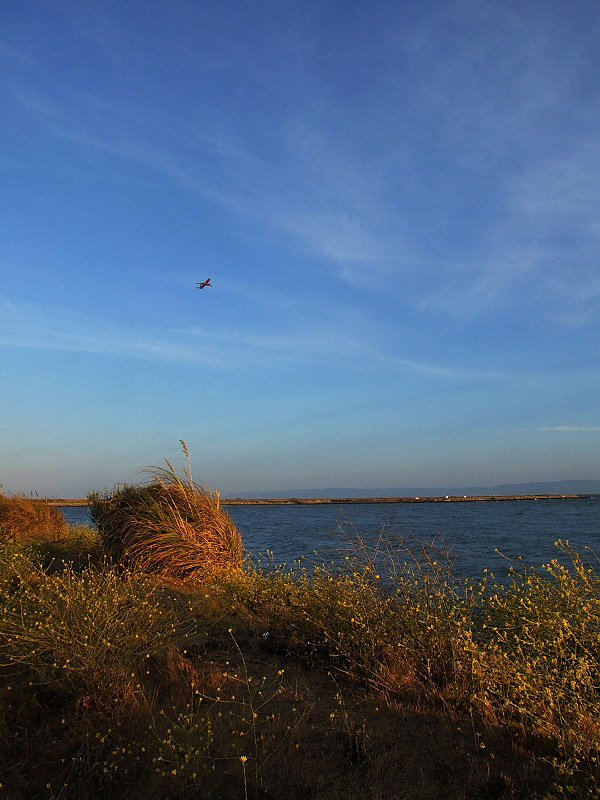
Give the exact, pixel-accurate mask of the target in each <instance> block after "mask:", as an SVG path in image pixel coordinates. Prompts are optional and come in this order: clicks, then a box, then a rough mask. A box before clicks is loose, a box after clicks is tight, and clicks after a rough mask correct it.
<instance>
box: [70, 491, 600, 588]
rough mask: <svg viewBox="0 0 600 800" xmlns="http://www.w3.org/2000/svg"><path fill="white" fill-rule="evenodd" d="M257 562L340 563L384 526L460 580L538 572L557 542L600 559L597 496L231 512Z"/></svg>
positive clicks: (82, 515)
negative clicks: (434, 550)
mask: <svg viewBox="0 0 600 800" xmlns="http://www.w3.org/2000/svg"><path fill="white" fill-rule="evenodd" d="M60 510H61V511H62V512H63V513H64V514H65V517H66V519H67V522H69V523H70V524H81V523H88V522H89V519H90V518H89V512H88V509H87V508H61V509H60ZM226 510H227V511H228V513H229V515H230V516H231V518H232V519H233V521H234V522H235V524H236V525H237V526H238V528H239V529H240V531H241V533H242V538H243V541H244V546H245V548H246V550H248V551H249V552H250V554H252V555H253V556H254V557H257V556H258V555H259V554H265V553H266V552H267V551H270V552H271V553H272V554H273V561H274V562H275V563H276V564H282V563H288V564H291V562H293V561H294V560H295V559H297V558H299V557H301V556H307V557H313V558H314V551H315V550H316V551H317V552H318V554H319V557H320V559H323V560H326V561H331V560H337V559H339V558H341V557H343V555H344V547H345V543H344V537H343V535H342V531H345V532H346V533H351V531H352V528H354V529H355V530H356V532H358V533H359V534H360V535H361V536H362V537H363V538H364V539H365V540H366V541H367V542H370V543H375V542H376V541H377V538H378V536H379V533H380V531H381V529H382V527H383V526H385V528H386V531H387V532H388V533H389V534H391V535H392V536H395V537H404V538H405V539H406V540H408V541H412V542H431V541H432V540H435V541H438V542H439V541H440V540H441V539H442V537H443V539H444V540H445V542H446V544H447V545H448V546H451V547H452V555H453V557H454V559H455V566H456V568H457V570H458V572H459V574H460V575H462V576H463V577H473V578H477V577H480V576H481V575H482V573H483V570H484V569H485V568H488V569H489V570H491V571H492V572H494V573H495V574H496V576H497V577H499V576H503V575H505V573H506V571H507V567H508V562H507V561H506V559H505V558H503V557H502V556H501V555H499V554H498V553H497V552H496V550H498V551H500V553H502V554H503V555H504V556H506V557H507V558H511V559H516V558H518V557H519V556H522V557H523V560H524V562H525V563H526V564H527V565H530V566H536V567H539V566H541V565H542V564H543V563H545V562H547V561H548V560H550V559H551V558H555V557H556V556H557V555H558V551H557V550H556V548H555V547H554V542H555V541H556V540H557V539H562V540H563V541H565V540H568V541H569V542H570V544H571V545H572V546H573V547H574V548H575V549H576V550H579V552H581V553H582V554H583V551H584V548H585V547H590V548H592V550H594V551H595V552H596V553H598V554H599V555H600V495H593V496H592V497H591V498H589V499H588V498H583V499H577V500H516V501H512V500H509V501H501V502H476V503H422V504H420V503H411V504H401V503H382V504H371V503H364V504H352V505H339V506H336V505H333V504H332V505H274V506H260V505H249V506H227V507H226Z"/></svg>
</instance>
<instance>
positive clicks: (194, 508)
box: [88, 442, 243, 580]
mask: <svg viewBox="0 0 600 800" xmlns="http://www.w3.org/2000/svg"><path fill="white" fill-rule="evenodd" d="M182 444H183V446H184V452H185V453H186V455H188V454H187V447H186V446H185V443H184V442H182ZM166 463H167V468H166V469H165V468H158V467H151V468H149V469H147V470H145V471H146V472H147V473H148V474H149V480H148V481H147V482H146V483H145V484H143V485H141V486H128V485H125V486H122V487H120V488H119V487H115V489H114V490H113V491H112V492H106V493H104V494H99V493H97V492H93V493H91V494H89V495H88V503H89V506H90V512H91V516H92V520H93V521H94V522H95V524H96V525H97V527H98V530H99V532H100V537H101V539H102V542H103V545H104V547H105V550H106V552H107V553H109V554H110V555H111V556H113V557H114V558H116V559H117V560H119V561H129V562H131V563H135V564H136V565H138V566H139V567H141V568H142V569H144V570H146V571H150V572H158V573H160V574H163V575H165V576H168V577H170V578H174V579H181V580H189V579H197V578H205V577H206V576H207V575H210V574H211V573H214V572H215V571H219V572H221V573H223V572H224V571H227V570H228V569H237V568H239V567H240V566H241V564H242V561H243V550H242V538H241V535H240V532H239V531H238V529H237V528H236V526H235V525H234V523H233V521H232V520H231V518H230V516H229V514H227V512H226V511H224V510H223V509H222V508H221V505H220V501H219V494H218V492H210V491H207V490H205V489H204V488H203V487H201V486H199V485H198V484H196V483H194V482H193V480H192V474H191V468H188V470H186V471H185V480H184V479H182V478H181V477H180V476H179V475H178V474H177V472H176V471H175V469H174V468H173V467H172V465H171V464H170V462H169V461H167V462H166ZM188 467H189V456H188Z"/></svg>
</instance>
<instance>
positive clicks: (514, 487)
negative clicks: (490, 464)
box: [240, 480, 600, 499]
mask: <svg viewBox="0 0 600 800" xmlns="http://www.w3.org/2000/svg"><path fill="white" fill-rule="evenodd" d="M464 494H466V495H469V496H477V495H494V494H498V495H512V494H600V481H591V480H576V481H537V482H531V483H505V484H501V485H499V486H441V487H438V486H436V487H433V488H425V487H423V486H396V487H393V488H391V489H356V488H351V489H349V488H342V487H338V486H336V487H329V488H326V489H290V490H284V491H269V492H252V493H248V492H245V493H243V494H240V497H246V498H249V499H250V498H259V497H264V498H274V499H284V498H288V497H302V498H306V499H320V498H324V497H444V496H445V495H454V496H456V495H458V496H460V495H464Z"/></svg>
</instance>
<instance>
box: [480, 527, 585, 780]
mask: <svg viewBox="0 0 600 800" xmlns="http://www.w3.org/2000/svg"><path fill="white" fill-rule="evenodd" d="M556 544H557V546H558V548H559V549H560V551H561V554H562V558H560V557H559V558H555V559H553V560H552V561H551V562H550V563H548V564H546V565H544V567H543V569H542V570H538V569H535V568H533V567H526V566H525V565H522V564H520V563H517V565H516V566H513V567H512V569H511V582H510V584H509V585H508V587H504V586H498V585H493V586H491V587H487V588H486V590H485V592H484V595H483V597H482V599H481V604H480V609H479V618H478V620H477V628H478V631H477V644H478V647H479V651H480V666H479V669H480V670H481V675H480V678H481V680H480V688H479V693H478V697H477V700H478V705H479V707H480V708H483V709H487V710H488V711H490V710H492V711H493V713H494V714H495V715H496V717H497V719H498V720H499V721H501V722H503V723H504V724H505V725H506V726H507V727H509V728H510V729H511V730H512V731H514V732H516V733H517V734H518V735H519V736H520V737H521V738H524V739H525V740H529V741H530V743H531V744H532V745H533V746H534V747H535V748H536V749H537V750H540V749H541V750H542V751H543V750H544V749H546V751H547V753H548V755H549V757H551V758H552V759H553V760H554V765H555V767H556V768H557V769H558V771H559V773H560V774H561V775H562V777H563V778H564V779H565V782H566V785H569V783H570V782H575V783H577V782H578V781H583V782H584V783H586V784H587V785H588V786H589V787H590V793H591V794H594V796H597V794H596V792H597V791H598V790H600V764H599V758H600V717H599V716H598V705H599V702H600V576H599V575H598V573H597V572H596V569H595V568H594V565H593V562H592V561H591V560H590V561H588V562H586V561H584V559H583V558H582V557H581V556H580V555H579V554H578V553H576V552H575V551H574V550H573V549H572V548H571V547H570V546H569V545H568V543H566V544H563V543H562V542H557V543H556ZM594 559H595V560H596V563H597V559H596V558H595V557H594ZM565 561H566V563H563V562H565Z"/></svg>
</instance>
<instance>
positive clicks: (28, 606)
mask: <svg viewBox="0 0 600 800" xmlns="http://www.w3.org/2000/svg"><path fill="white" fill-rule="evenodd" d="M174 633H175V627H174V618H173V616H172V614H170V613H169V612H168V611H167V610H165V609H164V608H163V607H162V606H161V605H160V603H159V601H158V598H157V596H156V592H155V589H154V588H153V587H152V586H151V585H150V584H149V583H148V582H147V581H145V580H144V579H142V578H140V577H139V576H137V575H135V574H133V573H130V572H123V571H122V570H121V571H117V570H116V569H115V568H114V567H111V566H110V565H108V564H103V565H100V566H99V567H96V568H94V569H89V568H88V569H84V570H82V571H81V572H80V573H76V572H75V571H74V570H73V568H72V567H70V566H67V567H66V568H65V569H63V570H62V571H61V572H59V573H56V574H53V575H48V574H47V573H46V572H45V571H44V569H43V568H42V567H41V565H40V563H39V560H38V559H37V558H36V556H35V553H34V552H33V551H27V550H14V549H13V550H8V551H4V552H3V553H2V558H1V559H0V667H2V668H3V669H4V670H5V671H7V672H8V674H11V673H15V674H17V675H18V674H21V673H22V672H23V670H25V672H26V673H27V674H30V675H31V676H32V681H33V683H35V684H36V685H39V686H46V687H50V688H52V689H53V691H55V692H59V693H60V694H61V695H64V696H78V697H80V699H83V698H88V699H89V701H90V702H107V701H111V702H114V701H116V700H119V701H122V700H124V699H127V698H132V697H134V696H135V695H136V693H137V692H138V691H139V689H140V687H141V681H142V680H143V678H144V675H145V674H146V672H147V670H148V667H149V663H150V659H155V658H156V657H157V656H160V654H161V653H162V652H163V651H165V649H166V648H168V646H169V643H170V641H171V639H172V638H173V635H174Z"/></svg>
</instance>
